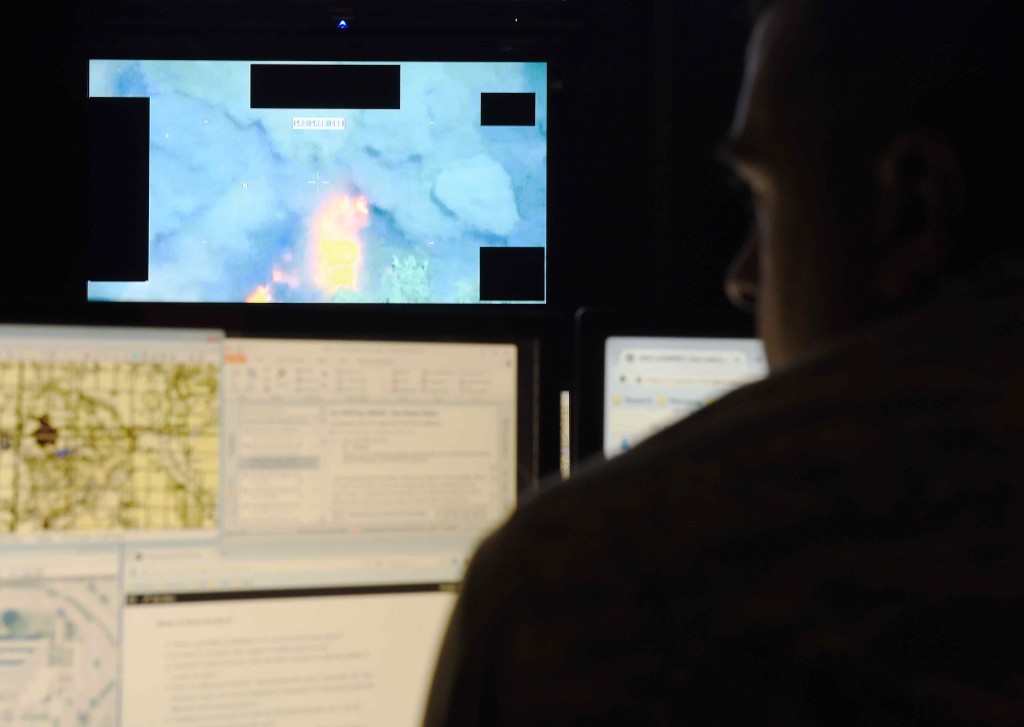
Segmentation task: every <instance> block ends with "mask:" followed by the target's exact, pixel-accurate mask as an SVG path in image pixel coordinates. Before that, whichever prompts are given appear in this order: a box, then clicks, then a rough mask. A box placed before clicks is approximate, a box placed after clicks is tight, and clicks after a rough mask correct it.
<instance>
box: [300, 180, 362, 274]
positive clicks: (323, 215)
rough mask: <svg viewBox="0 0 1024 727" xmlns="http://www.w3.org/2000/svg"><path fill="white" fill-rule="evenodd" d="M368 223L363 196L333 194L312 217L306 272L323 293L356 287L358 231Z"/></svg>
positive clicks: (359, 255) (359, 252) (359, 254)
mask: <svg viewBox="0 0 1024 727" xmlns="http://www.w3.org/2000/svg"><path fill="white" fill-rule="evenodd" d="M369 223H370V208H369V205H368V204H367V202H366V198H365V197H355V198H353V197H349V196H348V195H337V196H334V197H331V198H330V199H328V200H327V201H326V202H325V203H324V204H323V205H321V207H320V209H318V210H317V211H316V214H315V215H314V217H313V223H312V225H311V228H310V254H309V264H310V274H311V277H312V279H313V284H314V285H315V286H316V287H317V288H319V289H320V290H321V291H323V292H324V293H327V294H332V293H336V292H337V291H338V290H340V289H342V288H346V289H348V290H358V289H359V272H360V269H361V268H362V262H363V243H362V240H360V238H359V234H360V232H361V231H362V229H363V228H364V227H366V226H367V225H368V224H369Z"/></svg>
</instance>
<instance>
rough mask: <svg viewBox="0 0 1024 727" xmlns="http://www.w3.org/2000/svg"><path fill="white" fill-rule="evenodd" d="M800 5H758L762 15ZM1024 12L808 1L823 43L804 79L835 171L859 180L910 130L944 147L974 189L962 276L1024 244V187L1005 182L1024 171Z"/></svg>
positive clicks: (765, 0)
mask: <svg viewBox="0 0 1024 727" xmlns="http://www.w3.org/2000/svg"><path fill="white" fill-rule="evenodd" d="M792 1H793V0H753V5H752V8H751V9H752V12H753V16H754V17H755V18H756V17H759V16H760V14H761V13H763V12H764V11H765V10H766V9H767V8H768V7H770V6H772V5H776V4H779V3H781V2H792ZM1022 6H1024V2H1021V1H1020V0H803V8H802V13H803V17H804V19H805V21H806V22H807V23H808V24H809V25H808V29H809V30H810V35H811V36H812V38H813V40H812V42H811V46H810V47H809V48H808V49H807V50H806V53H805V54H803V55H802V57H803V58H805V59H806V60H808V61H810V62H809V63H806V64H804V66H805V68H804V70H803V71H801V73H804V74H806V77H805V78H804V79H802V80H804V81H806V82H807V83H808V84H810V85H809V88H812V89H813V93H816V94H821V96H820V99H821V101H822V102H823V103H824V105H825V108H827V109H828V117H827V118H828V121H827V122H826V123H829V124H830V128H829V135H830V137H833V138H832V141H831V142H830V144H829V146H830V148H831V151H830V153H829V158H828V160H827V161H828V163H829V164H830V165H831V166H832V167H835V168H839V169H840V170H842V171H847V170H848V169H849V168H850V165H855V164H856V163H857V162H858V161H859V160H864V159H870V158H872V157H871V152H872V151H877V150H878V149H880V148H881V146H882V145H883V144H885V143H886V142H887V141H889V140H890V139H891V138H892V137H893V136H894V135H895V134H898V133H901V132H904V131H927V132H930V133H934V134H936V135H938V136H940V137H942V138H943V139H944V140H945V141H946V143H948V144H949V145H950V147H951V148H952V149H953V151H954V152H955V153H956V155H957V158H958V161H959V162H960V165H961V168H962V170H963V174H964V177H965V183H966V195H967V199H966V210H965V216H964V220H963V222H964V232H965V235H961V236H960V238H961V239H960V240H959V241H958V242H959V245H958V247H957V249H956V250H955V251H954V254H953V257H952V259H951V264H955V265H956V266H958V267H963V266H965V265H970V264H972V263H974V262H976V261H977V260H978V259H980V258H982V257H985V256H987V255H988V254H990V253H992V252H994V251H997V250H1004V249H1008V248H1013V247H1018V246H1021V245H1022V244H1024V241H1022V240H1019V239H1017V238H1016V236H1011V235H1007V233H1006V232H1005V229H1006V227H1007V224H1006V223H1007V222H1008V221H1009V218H1010V216H1011V215H1015V214H1017V209H1016V207H1017V205H1019V204H1020V202H1019V201H1018V200H1019V193H1018V190H1017V188H1016V185H1007V184H1006V183H1005V182H1004V181H1003V180H1005V179H1007V178H1009V179H1011V180H1012V179H1013V171H1015V169H1016V168H1017V166H1018V165H1019V164H1020V163H1021V161H1022V155H1021V141H1020V140H1021V139H1022V138H1024V129H1021V120H1020V117H1019V116H1018V115H1017V114H1016V112H1015V110H1014V106H1015V105H1016V103H1017V102H1018V97H1019V95H1020V93H1021V91H1022V87H1024V84H1022V75H1024V62H1022V51H1021V45H1022V43H1021V40H1020V35H1021V31H1022V29H1024V23H1022V22H1021V19H1022V17H1024V12H1022ZM862 171H866V170H862ZM1007 171H1009V172H1010V174H1007V173H1006V172H1007ZM1011 234H1012V233H1011ZM968 236H969V237H968Z"/></svg>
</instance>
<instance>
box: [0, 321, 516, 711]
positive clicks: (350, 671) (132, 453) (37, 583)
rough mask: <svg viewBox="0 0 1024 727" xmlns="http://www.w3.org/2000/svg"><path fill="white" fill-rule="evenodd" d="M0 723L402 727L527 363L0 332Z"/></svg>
mask: <svg viewBox="0 0 1024 727" xmlns="http://www.w3.org/2000/svg"><path fill="white" fill-rule="evenodd" d="M0 344H2V345H0V530H2V532H0V721H5V723H6V722H10V723H12V724H26V723H36V722H40V723H43V722H45V723H55V724H65V723H71V722H74V723H76V724H81V723H87V724H105V725H137V724H166V725H195V724H204V725H211V726H213V725H221V726H225V727H226V726H229V725H240V724H255V723H258V724H263V725H268V726H271V727H278V726H282V727H283V726H286V725H315V724H331V725H367V726H369V727H373V726H374V725H381V726H384V725H387V726H388V727H391V726H392V725H416V724H419V722H420V720H421V718H422V710H423V708H424V706H425V698H426V693H427V689H428V686H429V683H430V679H431V677H432V674H433V667H434V662H435V659H436V654H437V649H438V647H439V644H440V640H441V637H442V635H443V632H444V628H445V626H446V624H447V620H448V617H449V615H450V612H451V608H452V606H453V605H454V602H455V598H456V592H457V588H458V583H459V581H460V580H461V577H462V572H463V569H464V567H465V563H466V560H467V558H468V557H469V556H470V555H471V553H472V550H473V548H474V546H475V545H476V543H478V542H479V540H480V539H481V538H482V537H484V536H485V535H486V534H487V533H488V532H489V531H490V529H491V528H493V527H494V526H496V525H497V524H498V523H499V522H500V521H501V520H502V519H503V518H504V517H506V516H507V515H508V514H509V513H510V512H511V510H512V509H513V508H514V507H515V504H516V500H517V494H518V491H519V490H520V488H521V487H523V486H528V483H530V482H533V481H534V480H535V478H536V473H535V472H528V471H525V470H526V469H527V468H526V467H524V463H528V462H531V461H533V457H532V454H531V453H530V451H529V448H530V447H531V446H533V442H534V439H535V438H534V436H533V435H532V433H531V431H530V427H532V426H533V421H534V417H533V412H532V410H531V404H530V402H532V401H533V399H532V397H531V396H529V395H524V382H528V381H532V380H533V379H534V372H533V371H532V365H533V364H532V363H531V362H532V360H533V357H532V356H531V355H530V352H529V350H528V349H529V346H528V344H527V343H516V342H511V341H491V342H481V341H476V340H473V341H470V340H464V341H449V340H446V341H443V342H442V341H422V340H419V341H417V340H405V339H403V340H338V339H323V340H321V339H300V338H268V337H243V336H233V335H226V334H225V333H224V332H223V331H221V330H216V329H174V328H131V327H118V326H94V327H90V326H50V325H46V326H36V325H6V326H0Z"/></svg>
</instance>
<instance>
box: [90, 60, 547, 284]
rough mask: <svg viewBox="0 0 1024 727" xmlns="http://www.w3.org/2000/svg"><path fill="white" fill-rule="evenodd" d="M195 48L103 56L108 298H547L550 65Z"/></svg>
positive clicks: (93, 133)
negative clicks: (230, 53)
mask: <svg viewBox="0 0 1024 727" xmlns="http://www.w3.org/2000/svg"><path fill="white" fill-rule="evenodd" d="M213 45H214V44H213V43H212V42H211V46H213ZM338 54H339V55H344V54H343V53H342V52H341V51H338ZM185 55H188V56H190V57H180V56H178V57H151V54H150V55H143V54H137V55H134V56H132V55H126V54H125V53H119V54H118V56H117V57H110V56H103V57H91V58H89V59H88V97H89V102H88V124H89V128H88V133H89V149H90V162H89V167H90V180H89V183H90V190H89V192H90V216H91V220H90V246H91V248H90V270H89V284H88V298H89V300H90V301H134V302H175V303H178V302H198V303H243V302H264V303H269V302H273V303H373V304H380V303H404V304H409V303H413V304H430V303H447V304H458V303H492V302H503V303H509V302H514V303H544V302H545V300H546V298H547V280H546V273H545V271H546V260H547V249H548V235H547V230H548V194H547V190H548V144H547V123H548V93H547V89H548V63H547V62H546V60H545V59H543V58H534V59H502V58H497V59H496V58H494V57H490V58H484V57H483V56H484V55H487V54H485V53H482V54H481V55H480V56H478V57H475V58H474V57H468V56H465V55H464V56H463V57H460V58H459V59H457V60H444V59H442V58H441V54H440V51H438V53H437V54H435V55H436V56H437V57H436V58H430V59H423V57H422V55H421V58H420V59H417V60H402V59H400V58H383V59H381V58H374V59H372V60H365V59H364V60H350V59H344V60H336V59H335V60H330V59H326V58H325V56H329V55H330V54H324V53H320V54H319V55H318V57H317V58H315V59H308V58H300V57H293V58H281V57H280V55H275V56H274V57H273V58H266V57H260V56H250V57H245V58H237V57H231V58H221V59H217V60H209V59H205V58H201V57H195V56H197V55H198V54H197V53H196V52H195V50H194V49H190V50H189V53H187V54H185ZM235 55H237V54H235Z"/></svg>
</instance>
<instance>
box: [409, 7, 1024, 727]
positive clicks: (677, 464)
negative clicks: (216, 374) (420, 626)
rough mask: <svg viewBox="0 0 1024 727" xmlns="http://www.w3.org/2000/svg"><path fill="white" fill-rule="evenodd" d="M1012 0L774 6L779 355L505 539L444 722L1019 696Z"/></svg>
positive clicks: (893, 712) (540, 505) (751, 74)
mask: <svg viewBox="0 0 1024 727" xmlns="http://www.w3.org/2000/svg"><path fill="white" fill-rule="evenodd" d="M1020 5H1021V3H1018V2H1014V1H1012V0H1005V1H1002V2H992V1H988V0H963V1H954V0H884V1H881V0H858V1H857V2H843V1H841V0H835V1H834V2H833V1H830V0H779V1H778V2H776V3H774V4H772V5H771V6H769V7H768V8H767V9H765V10H763V11H761V12H760V13H759V14H758V16H757V22H756V24H755V26H754V29H753V32H752V34H751V37H750V42H749V45H748V55H747V63H746V68H745V72H744V81H743V86H742V89H741V92H740V96H739V99H738V103H737V106H736V111H735V116H734V121H733V124H732V128H731V130H730V133H729V137H728V141H727V143H726V144H725V147H724V149H723V155H724V156H725V158H726V160H727V161H728V163H729V164H730V166H732V168H733V169H734V170H735V172H736V174H737V176H738V177H739V178H740V179H741V180H742V181H743V182H744V183H745V184H746V185H747V186H748V187H749V189H750V192H751V196H752V204H753V221H752V226H751V230H750V234H749V237H748V240H747V241H746V243H745V244H744V246H743V249H742V250H741V252H740V254H739V255H738V256H737V258H736V261H735V263H734V265H733V266H732V268H731V270H730V271H729V275H728V278H727V281H726V288H727V291H728V294H729V296H730V297H731V298H732V299H733V300H734V301H736V302H737V303H738V304H741V305H744V306H749V307H750V308H751V309H752V310H753V311H754V313H755V315H756V319H757V326H758V331H759V335H760V336H761V337H762V338H763V339H764V342H765V345H766V349H767V352H768V357H769V362H770V364H771V368H772V373H771V375H770V376H769V377H767V378H766V379H765V380H763V381H761V382H759V383H756V384H751V385H749V386H746V387H743V388H741V389H739V390H736V391H735V392H734V393H732V394H730V395H729V396H726V397H723V398H722V399H720V400H719V401H718V402H716V403H715V404H714V405H712V406H709V407H707V408H705V409H704V410H702V411H700V412H698V413H696V414H694V415H692V416H691V417H688V418H687V419H684V420H683V421H681V422H680V423H678V424H676V425H675V426H673V427H670V428H668V429H666V430H664V431H662V432H661V433H660V434H658V435H655V436H654V437H652V438H651V439H649V440H647V441H646V442H645V443H643V444H642V445H641V446H639V447H637V448H635V449H634V450H632V451H630V452H628V453H626V454H624V455H621V456H619V457H617V458H615V459H614V460H612V461H610V462H607V463H595V464H593V465H591V466H589V467H587V468H586V471H584V472H582V473H580V474H578V475H576V476H574V477H573V478H572V480H571V481H569V482H568V483H566V484H565V485H564V486H560V487H553V488H551V489H549V490H547V491H546V492H545V493H544V494H543V495H541V496H539V497H538V498H536V499H535V500H533V501H532V502H529V503H527V504H525V505H523V506H522V507H521V508H520V509H519V510H518V511H517V512H516V514H514V515H513V516H512V517H511V518H510V519H509V521H508V522H507V523H506V524H505V525H504V526H503V527H501V528H500V529H499V530H498V531H497V532H496V533H494V534H493V535H492V536H491V537H490V538H489V539H488V540H487V541H486V542H485V543H484V544H483V546H482V547H481V548H480V550H479V551H478V553H477V555H476V557H475V558H474V560H473V562H472V564H471V566H470V568H469V571H468V573H467V577H466V580H465V585H464V591H463V593H462V595H461V597H460V600H459V603H458V606H457V608H456V611H455V614H454V616H453V619H452V622H451V625H450V627H449V632H448V635H447V638H446V641H445V644H444V647H443V649H442V654H441V658H440V661H439V664H438V669H437V674H436V676H435V682H434V686H433V690H432V693H431V698H430V704H429V707H428V714H427V724H428V725H430V726H431V727H435V726H440V725H446V726H450V727H454V726H462V725H488V726H491V725H534V726H536V725H580V724H615V725H686V724H699V725H708V724H722V725H746V724H772V725H774V724H780V725H781V724H786V725H791V724H800V725H808V724H811V725H818V724H820V725H873V726H876V725H897V724H899V725H907V724H915V725H917V724H935V725H939V724H949V725H953V724H957V725H967V724H971V725H975V724H976V725H981V724H985V725H1020V724H1022V723H1024V668H1022V664H1024V656H1022V655H1024V643H1022V634H1024V627H1022V626H1021V623H1020V621H1021V618H1022V614H1024V578H1022V566H1024V542H1022V541H1024V496H1022V491H1024V476H1022V473H1024V250H1022V248H1021V244H1022V242H1021V239H1020V235H1019V233H1018V231H1017V230H1016V227H1017V225H1016V224H1015V223H1017V220H1018V218H1019V210H1018V209H1017V205H1018V204H1019V203H1018V202H1017V197H1018V193H1017V189H1016V187H1017V184H1016V181H1015V173H1016V172H1017V171H1018V169H1019V164H1020V161H1021V157H1020V143H1019V140H1018V138H1019V137H1020V135H1021V132H1020V129H1019V128H1017V126H1018V120H1017V117H1015V116H1013V115H1012V113H1011V110H1012V108H1013V104H1014V103H1016V101H1017V98H1018V97H1019V96H1020V93H1021V68H1022V63H1021V61H1020V58H1019V57H1018V54H1017V50H1016V45H1017V41H1016V37H1015V36H1017V35H1019V34H1020V32H1021V30H1022V29H1024V24H1022V23H1021V22H1020V12H1019V7H1020ZM1004 180H1005V181H1004Z"/></svg>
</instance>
